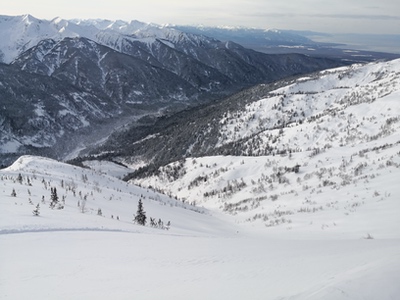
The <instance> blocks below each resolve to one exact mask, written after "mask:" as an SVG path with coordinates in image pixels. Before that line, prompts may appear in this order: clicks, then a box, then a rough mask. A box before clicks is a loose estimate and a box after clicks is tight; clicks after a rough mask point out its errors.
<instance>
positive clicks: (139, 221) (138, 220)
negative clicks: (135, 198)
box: [134, 199, 147, 226]
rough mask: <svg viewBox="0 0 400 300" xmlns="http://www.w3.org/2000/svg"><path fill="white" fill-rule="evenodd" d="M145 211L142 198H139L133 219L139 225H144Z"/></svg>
mask: <svg viewBox="0 0 400 300" xmlns="http://www.w3.org/2000/svg"><path fill="white" fill-rule="evenodd" d="M146 218H147V217H146V212H145V211H144V210H143V203H142V199H139V203H138V209H137V213H136V216H135V219H134V222H135V223H137V224H139V225H142V226H144V225H146Z"/></svg>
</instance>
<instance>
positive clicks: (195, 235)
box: [0, 156, 400, 300]
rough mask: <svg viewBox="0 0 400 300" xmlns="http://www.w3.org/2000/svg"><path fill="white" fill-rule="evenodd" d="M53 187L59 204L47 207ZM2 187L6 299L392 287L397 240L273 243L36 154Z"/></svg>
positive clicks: (376, 294)
mask: <svg viewBox="0 0 400 300" xmlns="http://www.w3.org/2000/svg"><path fill="white" fill-rule="evenodd" d="M91 166H92V167H95V163H91ZM97 168H98V167H97ZM102 168H103V170H102V173H103V172H104V171H105V170H106V169H108V168H110V169H112V170H113V172H115V171H116V170H117V169H119V168H120V167H117V166H111V165H110V164H109V163H108V164H103V165H102ZM118 172H120V171H118ZM54 188H56V190H57V194H58V196H59V199H60V203H59V204H60V205H61V206H64V207H63V208H62V209H58V207H59V205H57V206H56V207H55V208H54V209H51V208H49V205H50V195H51V189H54ZM0 190H1V193H2V195H1V197H0V265H1V270H2V272H0V282H1V289H0V297H1V298H2V299H26V298H35V299H36V298H40V299H54V298H57V299H71V298H73V299H88V298H96V299H110V298H118V299H131V298H132V295H134V297H135V298H138V299H155V298H168V299H169V298H174V299H188V298H190V299H212V300H213V299H225V298H228V299H244V298H251V299H336V300H341V299H343V300H344V299H349V298H350V299H371V300H372V299H378V298H379V299H384V300H385V299H395V297H396V295H398V294H399V292H400V290H399V287H398V284H397V283H398V278H399V275H400V273H399V272H400V271H399V270H400V269H399V267H400V266H399V251H400V241H399V239H398V238H396V239H394V238H390V239H384V238H383V236H382V235H380V234H377V235H376V238H375V239H371V238H369V239H363V238H361V237H359V236H357V237H355V238H349V236H347V235H344V236H343V235H340V234H337V235H335V236H334V238H333V239H330V238H329V239H327V238H328V237H332V235H329V234H328V233H326V234H325V237H323V236H322V235H319V234H315V233H313V232H309V231H307V230H302V231H301V232H302V234H299V235H296V237H295V238H293V236H292V237H290V234H289V236H288V235H287V233H288V232H289V230H287V229H285V230H283V231H282V232H281V233H280V236H279V237H274V235H273V234H272V235H271V234H270V233H271V232H270V231H268V229H264V231H263V232H258V231H257V230H255V229H254V228H251V227H246V226H240V225H239V224H234V222H233V219H230V218H229V217H228V216H222V215H221V214H220V213H217V212H216V211H210V210H205V209H202V208H199V207H193V206H190V205H188V204H184V203H182V202H180V201H177V200H174V199H171V198H168V197H166V196H164V195H160V194H157V193H154V192H152V191H151V190H148V189H142V188H139V187H135V186H133V185H130V184H127V183H125V182H122V181H119V180H118V179H116V178H113V177H110V176H107V175H104V174H100V173H98V172H95V171H92V170H88V169H81V168H79V167H74V166H69V165H65V164H62V163H59V162H55V161H52V160H49V159H44V158H38V157H32V156H24V157H21V158H20V159H19V160H17V161H16V162H15V163H14V164H13V165H12V166H11V167H9V168H7V169H4V170H1V171H0ZM13 190H14V191H15V196H12V195H11V194H12V192H13ZM43 196H44V201H43V200H42V197H43ZM63 199H64V200H65V201H63ZM85 199H86V200H85ZM139 199H142V201H143V206H144V209H145V211H146V214H147V217H153V218H156V219H158V218H161V219H162V220H163V222H164V225H165V226H166V224H167V220H168V221H171V225H170V228H169V230H162V229H160V228H152V227H150V226H149V225H147V226H145V227H143V226H140V225H135V224H133V222H132V219H133V214H134V213H135V212H136V208H137V204H138V200H139ZM388 201H390V200H388V199H385V200H384V201H382V202H383V203H384V202H388ZM64 202H65V203H64ZM38 204H39V205H40V214H39V216H35V215H33V213H32V211H33V210H35V208H36V206H37V205H38ZM99 209H101V215H99V214H98V212H99ZM360 209H361V208H360ZM193 210H195V211H193ZM358 215H359V217H360V219H363V220H364V221H365V222H368V221H369V219H367V218H366V217H367V215H366V214H362V213H359V214H358ZM325 217H326V216H325ZM387 222H390V220H388V221H387ZM340 225H341V224H338V226H340ZM356 226H357V225H356ZM397 228H398V227H397ZM397 228H392V231H393V232H395V231H396V230H397ZM373 233H375V232H373ZM392 237H394V236H393V235H392ZM155 287H156V288H155Z"/></svg>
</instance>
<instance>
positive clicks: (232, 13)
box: [0, 0, 400, 34]
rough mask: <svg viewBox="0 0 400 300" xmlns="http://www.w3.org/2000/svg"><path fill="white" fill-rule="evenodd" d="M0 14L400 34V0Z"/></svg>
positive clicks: (95, 7) (123, 1)
mask: <svg viewBox="0 0 400 300" xmlns="http://www.w3.org/2000/svg"><path fill="white" fill-rule="evenodd" d="M4 2H6V3H2V4H1V9H0V14H3V15H22V14H28V13H29V14H31V15H33V16H35V17H37V18H42V19H52V18H54V17H61V18H64V19H72V18H83V19H89V18H101V19H110V20H117V19H121V20H126V21H129V20H139V21H143V22H153V23H158V24H165V23H170V24H177V25H198V24H202V25H206V26H216V25H218V26H246V27H257V28H264V29H271V28H277V29H293V30H313V31H320V32H328V33H371V34H384V33H385V34H400V1H399V0H379V1H376V0H375V1H372V0H252V1H250V0H241V1H238V0H233V1H228V0H196V1H191V0H140V1H138V0H108V1H102V0H35V1H33V0H12V1H4Z"/></svg>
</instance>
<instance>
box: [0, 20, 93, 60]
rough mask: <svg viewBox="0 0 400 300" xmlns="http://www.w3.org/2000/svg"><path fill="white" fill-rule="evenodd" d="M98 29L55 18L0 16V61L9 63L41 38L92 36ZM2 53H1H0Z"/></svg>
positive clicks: (59, 38) (58, 38)
mask: <svg viewBox="0 0 400 300" xmlns="http://www.w3.org/2000/svg"><path fill="white" fill-rule="evenodd" d="M97 31H98V29H97V28H95V27H93V26H87V25H85V26H78V25H76V24H75V23H73V22H69V21H66V20H62V19H60V18H55V19H53V20H51V21H48V20H40V19H36V18H34V17H32V16H31V15H23V16H16V17H9V16H0V39H1V41H2V42H1V46H0V61H2V62H4V63H10V62H11V61H12V60H14V59H15V58H16V57H17V56H18V55H19V54H21V53H23V52H24V51H26V50H28V49H29V48H31V47H33V46H35V45H37V44H38V43H39V42H40V41H41V40H44V39H54V40H61V39H63V38H65V37H77V36H83V37H87V38H93V37H94V34H95V32H97ZM1 54H2V55H1Z"/></svg>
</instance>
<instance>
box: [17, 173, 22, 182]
mask: <svg viewBox="0 0 400 300" xmlns="http://www.w3.org/2000/svg"><path fill="white" fill-rule="evenodd" d="M17 181H18V182H19V183H20V184H22V175H21V173H19V174H18V177H17Z"/></svg>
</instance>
